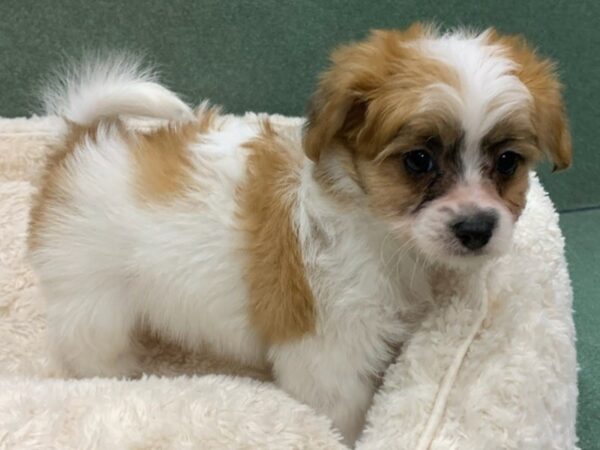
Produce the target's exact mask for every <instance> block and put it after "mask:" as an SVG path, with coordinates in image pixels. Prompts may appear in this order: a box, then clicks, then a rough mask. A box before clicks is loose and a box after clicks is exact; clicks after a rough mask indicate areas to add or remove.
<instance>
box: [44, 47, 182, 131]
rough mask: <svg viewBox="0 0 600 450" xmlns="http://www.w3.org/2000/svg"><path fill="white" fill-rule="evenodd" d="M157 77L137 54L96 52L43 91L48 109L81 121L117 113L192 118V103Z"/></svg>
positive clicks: (173, 118)
mask: <svg viewBox="0 0 600 450" xmlns="http://www.w3.org/2000/svg"><path fill="white" fill-rule="evenodd" d="M156 78H157V77H156V74H155V73H154V72H153V71H152V70H151V69H149V68H144V67H143V65H142V61H141V59H140V58H139V57H138V56H134V55H130V54H127V53H122V54H113V55H110V56H107V57H101V56H96V57H94V58H90V59H89V60H88V61H86V62H85V63H84V64H81V65H75V66H73V67H72V68H68V69H67V70H66V71H65V73H61V74H59V75H57V77H56V79H55V80H54V83H53V84H52V85H51V86H49V88H47V89H46V91H45V93H44V97H43V100H44V105H45V109H46V113H48V114H56V115H59V116H63V117H64V118H66V119H67V120H69V121H71V122H74V123H77V124H80V125H91V124H92V123H94V122H96V121H98V120H99V119H102V118H110V117H115V116H118V115H131V116H142V117H155V118H159V119H170V120H180V119H182V120H191V119H193V115H192V110H191V109H190V107H189V106H187V105H186V104H185V103H184V102H182V101H181V100H180V99H179V98H178V97H177V96H176V95H175V94H173V93H172V92H171V91H169V90H168V89H166V88H165V87H164V86H161V85H160V84H158V83H157V82H156Z"/></svg>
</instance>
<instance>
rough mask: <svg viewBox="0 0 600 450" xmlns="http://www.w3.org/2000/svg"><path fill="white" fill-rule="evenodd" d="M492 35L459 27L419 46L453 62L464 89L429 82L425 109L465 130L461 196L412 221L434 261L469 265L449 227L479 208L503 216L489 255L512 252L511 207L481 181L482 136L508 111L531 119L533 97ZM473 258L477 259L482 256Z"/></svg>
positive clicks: (442, 200) (443, 201) (435, 204)
mask: <svg viewBox="0 0 600 450" xmlns="http://www.w3.org/2000/svg"><path fill="white" fill-rule="evenodd" d="M487 38H488V32H484V33H481V34H478V35H475V34H469V33H467V32H462V31H459V32H454V33H450V34H447V35H444V36H442V37H441V38H435V39H424V40H421V41H418V42H417V43H416V44H415V46H416V47H418V48H419V49H420V50H421V51H423V52H424V53H425V54H426V55H428V56H429V57H432V58H435V59H438V60H440V61H442V62H443V63H445V64H447V65H448V66H449V67H450V68H451V69H452V70H453V71H454V72H455V73H456V74H457V75H458V81H459V87H458V88H454V87H453V86H449V85H447V84H444V83H436V84H433V85H431V86H429V90H430V93H431V94H430V95H429V96H427V97H425V98H424V100H423V102H422V104H421V108H422V110H423V111H431V110H433V111H444V112H445V113H446V114H450V115H451V116H453V117H455V118H456V120H457V123H459V124H460V125H461V128H462V130H463V131H464V135H463V137H462V142H461V150H460V153H461V160H462V166H463V171H462V173H461V181H460V182H459V185H458V186H457V187H456V189H455V191H459V192H460V194H457V193H456V192H455V193H454V194H452V195H448V196H444V197H442V198H440V199H438V200H436V201H434V202H433V203H432V204H431V205H430V206H429V207H428V208H424V209H423V210H422V211H421V212H420V213H419V214H418V215H417V218H416V220H415V221H414V222H413V224H412V228H413V235H414V237H415V240H416V242H417V245H419V247H420V249H421V250H422V251H423V252H424V253H425V254H426V255H427V256H428V257H429V258H432V259H437V258H449V259H451V260H456V261H458V262H460V263H464V258H462V259H461V258H453V256H452V254H453V253H456V250H455V247H456V246H457V245H459V244H458V243H457V242H456V239H455V238H454V236H453V235H452V232H451V231H450V229H449V228H448V226H447V225H448V224H449V223H451V221H452V220H453V219H454V218H455V217H457V216H460V215H461V214H469V213H472V212H473V209H480V210H481V209H489V210H493V211H495V212H496V213H497V216H498V224H497V227H496V230H495V232H494V233H493V235H492V238H491V240H490V243H489V244H488V245H486V247H485V248H484V253H485V256H490V255H499V254H502V253H504V252H506V251H507V249H508V246H509V245H510V239H511V236H512V233H513V226H514V220H513V217H512V215H511V213H510V211H509V210H508V208H506V206H505V205H504V204H503V203H502V202H500V201H499V200H498V199H493V198H492V197H490V195H489V193H487V192H486V191H485V189H484V186H483V185H482V183H481V182H482V181H484V180H485V179H486V178H487V175H485V176H484V175H482V170H483V158H482V156H483V155H482V139H483V138H484V137H485V135H486V133H487V132H489V131H490V130H491V128H492V127H493V126H494V125H496V124H497V123H499V122H500V121H501V120H502V119H504V118H505V117H507V116H508V115H510V116H511V117H513V118H514V117H520V118H519V120H521V121H522V122H527V121H529V120H530V117H529V108H530V106H531V103H532V101H533V99H532V97H531V94H530V93H529V91H528V90H527V88H526V87H525V85H524V84H523V83H522V82H521V81H520V80H519V79H518V77H517V76H516V75H515V74H514V69H515V68H516V63H515V62H514V61H512V60H510V59H508V58H507V57H506V56H505V54H504V50H503V49H502V48H500V47H498V46H494V45H489V44H487V43H486V39H487ZM470 262H477V258H473V259H472V260H471V261H470Z"/></svg>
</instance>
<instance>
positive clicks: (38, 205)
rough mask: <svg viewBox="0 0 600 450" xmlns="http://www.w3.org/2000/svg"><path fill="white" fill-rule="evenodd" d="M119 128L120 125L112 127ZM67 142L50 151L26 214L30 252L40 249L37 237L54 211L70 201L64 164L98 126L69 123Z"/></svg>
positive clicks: (91, 137)
mask: <svg viewBox="0 0 600 450" xmlns="http://www.w3.org/2000/svg"><path fill="white" fill-rule="evenodd" d="M113 125H114V126H120V124H119V123H117V122H115V123H113ZM68 126H69V129H68V133H67V136H66V138H65V139H64V141H63V142H61V143H60V144H59V145H57V146H55V147H53V148H52V149H51V151H50V154H49V155H48V157H47V159H46V163H45V166H44V170H43V173H42V176H41V177H40V180H39V184H38V192H37V193H36V195H35V196H34V197H33V200H32V207H31V211H30V213H29V229H28V235H27V246H28V248H29V249H30V250H33V249H35V248H37V247H38V246H39V245H40V233H41V231H42V229H43V227H44V225H45V224H47V222H48V220H49V218H50V216H51V215H52V211H53V210H57V209H58V208H60V207H61V206H62V207H64V206H65V205H66V204H67V203H68V200H69V198H70V193H69V192H67V190H66V186H65V183H64V181H65V179H66V163H67V161H68V158H69V156H70V155H71V154H72V153H73V151H74V150H75V149H76V148H77V146H79V145H81V144H82V142H83V141H84V140H85V139H89V140H91V141H94V140H95V139H96V133H97V131H98V125H97V124H96V125H94V126H91V127H82V126H79V125H76V124H74V123H69V125H68Z"/></svg>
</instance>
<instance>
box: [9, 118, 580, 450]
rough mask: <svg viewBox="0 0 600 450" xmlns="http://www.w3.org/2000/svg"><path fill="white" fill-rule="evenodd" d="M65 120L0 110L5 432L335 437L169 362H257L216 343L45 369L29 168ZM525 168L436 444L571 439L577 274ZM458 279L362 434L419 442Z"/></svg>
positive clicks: (317, 424) (251, 392)
mask: <svg viewBox="0 0 600 450" xmlns="http://www.w3.org/2000/svg"><path fill="white" fill-rule="evenodd" d="M246 120H247V121H248V122H249V123H254V122H255V120H254V119H253V118H252V117H247V118H246ZM273 122H274V124H275V126H276V127H277V128H278V130H281V132H283V133H287V132H288V130H290V132H289V134H290V135H294V136H296V135H298V133H299V131H300V130H301V121H300V120H299V119H287V118H286V119H283V118H281V117H277V118H275V117H273ZM60 128H61V121H60V120H58V119H56V118H32V119H0V155H2V164H3V168H4V170H2V171H0V312H1V315H2V320H0V436H1V439H0V442H1V443H0V447H2V448H10V449H12V448H15V449H40V448H97V449H114V448H131V447H135V448H139V447H143V448H164V449H181V448H248V447H253V448H273V449H279V448H311V449H312V448H315V449H320V448H323V449H333V448H339V445H337V444H336V435H335V434H334V433H333V432H332V431H331V430H329V423H328V421H327V420H326V419H325V418H324V417H320V416H318V415H316V414H315V413H314V412H313V411H312V410H311V409H310V408H303V407H302V406H301V405H299V404H298V403H297V402H294V401H293V400H292V399H290V398H288V396H287V395H284V394H282V392H281V391H280V390H278V389H274V388H273V387H270V386H269V385H268V384H266V385H265V384H263V383H256V382H253V381H252V380H250V379H248V378H243V377H236V378H230V377H224V376H185V375H184V376H181V377H177V378H173V375H175V374H180V375H181V374H188V375H189V374H194V375H205V374H207V373H215V372H222V371H226V372H227V373H232V372H234V373H236V374H240V375H245V376H256V374H254V373H248V372H247V371H241V372H240V371H239V370H236V367H235V366H232V365H231V364H230V363H228V364H226V365H225V366H223V365H222V364H220V365H219V364H216V363H217V362H218V361H217V360H216V359H215V355H211V354H206V353H202V354H200V355H197V356H194V357H192V356H190V355H186V354H185V353H184V352H182V351H181V349H179V348H169V347H164V346H161V345H159V346H158V348H155V346H154V345H153V346H152V349H151V353H150V355H148V356H149V357H147V358H144V360H143V369H144V371H146V372H148V373H155V374H160V375H163V377H161V378H157V377H149V378H146V377H145V378H143V379H140V380H129V381H122V380H115V379H102V378H95V379H88V380H72V379H69V380H49V379H47V377H48V375H49V370H48V351H47V337H46V334H45V329H46V323H47V316H46V314H45V309H46V302H45V301H44V299H43V297H42V296H41V295H40V292H39V290H38V283H37V281H36V278H35V277H34V276H33V274H32V272H31V268H30V266H29V264H27V262H26V261H25V260H24V255H25V236H26V227H27V215H28V210H29V207H30V205H31V194H32V192H33V191H34V189H33V187H32V184H31V183H32V181H33V180H35V179H37V177H38V175H39V172H40V170H41V163H42V162H43V160H44V157H45V155H46V154H47V153H48V151H49V145H51V144H52V143H55V142H56V141H57V140H58V139H59V138H60V136H58V132H59V130H60ZM531 181H532V189H531V190H530V192H529V198H528V206H527V208H526V210H525V211H524V213H523V216H522V217H521V219H520V220H519V222H518V223H517V229H516V232H515V246H514V247H513V248H512V250H511V251H510V253H509V254H508V255H507V256H506V257H504V258H502V259H501V260H499V261H497V262H495V263H494V265H493V267H492V274H493V276H492V278H491V280H490V283H489V291H490V298H489V301H490V313H489V315H488V317H487V319H486V320H485V322H484V326H483V328H482V330H481V333H480V334H479V335H478V336H477V337H476V338H475V340H474V342H473V343H472V345H471V347H470V349H469V352H468V353H467V355H466V359H465V361H464V362H463V364H462V367H461V369H460V371H459V376H458V378H457V380H456V382H455V383H454V385H453V387H452V390H451V396H450V398H449V402H448V404H447V408H446V411H445V413H444V416H443V420H442V422H441V424H440V426H439V427H438V428H437V430H436V432H435V436H434V441H433V443H432V446H431V448H432V450H455V449H461V450H462V449H466V450H475V449H500V448H503V449H514V450H517V449H524V448H526V449H540V450H541V449H556V450H559V449H560V450H566V449H574V448H576V436H575V417H576V400H577V371H576V361H575V344H574V329H573V320H572V314H571V313H572V311H571V288H570V285H569V278H568V272H567V267H566V261H565V259H564V254H563V241H562V237H561V234H560V231H559V228H558V216H557V214H556V213H555V212H554V209H553V207H552V204H551V202H550V200H549V199H548V197H547V196H546V195H545V194H544V192H543V190H542V188H541V186H540V184H539V181H537V179H536V178H535V177H533V179H532V180H531ZM415 284H416V283H415ZM452 284H453V280H452V279H446V280H444V284H443V286H444V289H443V293H444V297H443V298H441V299H438V300H436V305H437V306H436V308H435V309H433V310H432V314H430V315H429V316H428V317H427V318H426V320H424V321H423V322H421V323H420V324H419V325H418V327H417V329H416V330H415V331H414V332H411V338H410V340H409V341H408V342H407V343H406V344H405V345H404V346H403V352H402V355H401V356H400V357H399V358H398V359H397V361H396V363H395V364H394V365H393V366H392V367H391V368H390V369H389V370H388V371H387V373H386V374H385V378H384V379H383V380H382V382H383V387H382V388H381V389H379V392H378V394H377V395H376V397H375V399H374V404H373V406H372V407H371V409H370V411H369V419H368V423H367V427H366V431H365V433H364V434H363V437H362V438H361V441H360V443H359V444H358V445H357V447H358V448H364V449H382V450H383V449H386V450H387V449H407V450H414V448H415V446H416V444H417V442H418V440H419V437H420V436H421V434H422V432H423V430H424V426H425V423H426V422H427V420H428V418H429V417H430V412H431V407H432V404H433V399H434V398H435V397H436V393H437V392H438V390H439V381H440V380H441V379H442V377H443V376H444V373H446V370H447V367H448V366H449V363H450V361H451V360H452V359H453V358H454V355H455V352H456V349H457V348H458V347H459V346H460V345H461V344H462V343H463V341H464V337H465V336H466V334H467V332H468V330H470V329H471V326H472V324H473V320H474V318H475V317H476V315H478V314H479V310H478V309H477V303H479V299H475V300H476V302H475V304H473V302H471V301H468V300H469V297H465V296H464V295H462V296H461V295H458V296H456V295H454V294H453V290H452ZM447 297H449V299H448V298H447ZM525 324H527V326H525ZM215 364H216V367H215Z"/></svg>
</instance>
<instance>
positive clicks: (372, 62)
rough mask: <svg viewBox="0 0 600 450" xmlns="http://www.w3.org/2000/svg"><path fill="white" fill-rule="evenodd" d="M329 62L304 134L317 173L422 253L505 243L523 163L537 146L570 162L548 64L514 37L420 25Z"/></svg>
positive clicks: (457, 257)
mask: <svg viewBox="0 0 600 450" xmlns="http://www.w3.org/2000/svg"><path fill="white" fill-rule="evenodd" d="M332 62H333V64H332V66H331V68H330V69H329V70H328V71H327V72H326V73H325V74H324V75H323V77H322V78H321V82H320V85H319V89H318V90H317V92H316V94H315V96H314V97H313V103H312V106H311V110H310V112H309V121H308V124H307V128H306V133H305V149H306V152H307V155H308V156H309V157H310V158H311V159H313V160H314V161H316V162H317V164H316V171H317V175H318V179H320V181H321V182H322V184H323V185H324V186H325V187H326V188H327V189H329V190H330V191H331V192H332V193H333V194H334V195H336V196H338V197H339V198H340V200H341V201H344V202H346V203H348V202H354V205H355V206H356V207H359V204H361V205H362V204H366V205H367V207H368V208H369V210H370V211H371V212H372V214H374V215H375V216H376V217H377V218H379V219H380V220H382V221H384V222H385V223H386V224H387V226H389V227H390V229H391V231H392V232H393V233H394V234H395V235H396V236H397V237H398V238H399V239H400V240H402V241H403V242H406V243H407V244H409V245H411V246H412V248H414V249H416V251H417V252H419V253H420V254H422V255H424V256H425V257H426V258H427V259H429V260H432V261H436V262H445V263H450V264H456V263H458V264H461V263H465V262H466V263H468V262H473V261H477V260H479V259H480V258H481V257H487V256H493V255H499V254H502V253H503V252H505V251H506V250H507V249H508V247H509V245H510V242H511V238H512V230H513V226H514V223H515V221H516V220H517V219H518V217H519V215H520V214H521V212H522V210H523V208H524V206H525V198H526V193H527V189H528V172H529V169H530V168H531V167H532V165H533V164H535V163H536V162H537V161H538V160H539V159H540V158H541V157H542V156H543V155H544V154H547V155H548V156H549V157H550V158H552V159H553V161H554V164H555V167H556V168H557V169H563V168H565V167H567V166H568V165H569V164H570V162H571V144H570V135H569V132H568V130H567V124H566V118H565V114H564V108H563V105H562V99H561V94H560V85H559V83H558V81H557V79H556V78H555V76H554V73H553V70H552V65H551V64H550V63H549V62H548V61H544V60H540V59H538V58H537V57H536V55H535V54H534V53H533V52H532V51H531V50H529V49H528V48H527V47H526V45H525V44H524V42H523V41H522V40H520V39H518V38H513V37H502V36H499V35H497V34H496V33H495V32H494V31H493V30H488V31H486V32H484V33H483V34H480V35H476V36H474V35H466V34H461V33H454V34H450V35H445V36H439V35H437V34H436V32H435V31H433V30H431V29H428V28H426V27H423V26H421V25H416V26H413V27H411V28H410V29H408V30H407V31H405V32H394V31H383V32H382V31H379V32H375V33H373V35H372V36H371V37H370V38H369V39H368V40H367V41H365V42H363V43H359V44H357V45H352V46H348V47H344V48H342V49H340V50H338V51H336V52H335V53H334V54H333V57H332ZM349 180H350V181H349ZM351 185H352V186H354V187H355V189H353V187H352V186H351Z"/></svg>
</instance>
